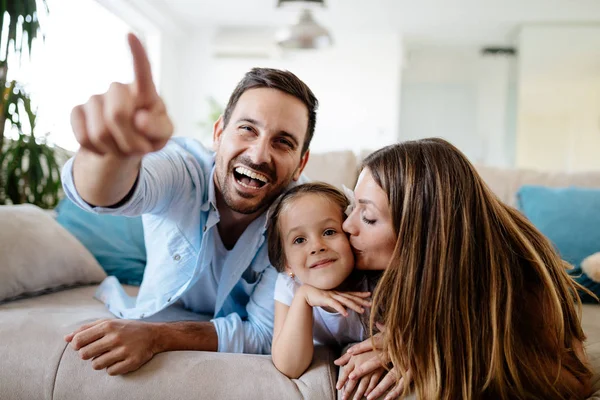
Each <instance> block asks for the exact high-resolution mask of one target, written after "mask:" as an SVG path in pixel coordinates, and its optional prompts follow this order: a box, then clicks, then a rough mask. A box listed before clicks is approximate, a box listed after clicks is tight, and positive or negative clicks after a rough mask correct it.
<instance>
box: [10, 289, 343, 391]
mask: <svg viewBox="0 0 600 400" xmlns="http://www.w3.org/2000/svg"><path fill="white" fill-rule="evenodd" d="M125 288H126V290H127V291H128V293H129V294H135V292H136V291H137V288H136V287H132V286H126V287H125ZM94 290H95V286H88V287H80V288H74V289H69V290H64V291H61V292H57V293H51V294H48V295H44V296H39V297H34V298H27V299H22V300H16V301H12V302H9V303H6V304H3V305H2V306H0V338H1V339H2V340H0V354H2V359H1V360H0V371H1V372H0V388H1V390H0V398H1V399H7V400H21V399H22V400H28V399H53V400H75V399H87V400H93V399H98V400H100V399H102V400H112V399H114V400H123V399H127V400H137V399H139V400H142V399H143V400H146V399H179V400H188V399H189V400H197V399H257V400H258V399H265V400H269V399H273V400H280V399H331V398H334V392H333V385H334V383H333V380H334V376H335V368H334V367H335V366H334V365H333V360H334V355H333V354H332V353H331V352H330V351H329V350H327V349H325V348H322V347H320V348H317V349H316V352H315V359H314V360H313V363H312V364H311V366H310V368H309V369H308V371H307V372H306V373H305V374H303V375H302V377H300V378H299V379H294V380H290V379H288V378H287V377H285V376H284V375H283V374H281V373H280V372H279V371H277V369H276V368H275V367H274V366H273V363H272V361H271V358H270V357H269V356H259V355H248V354H233V353H211V352H197V351H175V352H168V353H161V354H158V355H156V356H155V357H154V358H153V359H152V360H151V361H150V362H148V363H147V364H146V365H144V366H143V367H142V368H140V369H139V370H138V371H135V372H132V373H130V374H127V375H124V376H109V375H108V374H107V373H106V371H96V370H94V369H93V368H92V365H91V363H90V362H89V361H84V360H81V359H80V358H79V356H78V353H77V352H76V351H74V350H73V349H72V348H71V347H70V346H68V345H67V343H66V342H65V341H64V339H63V337H64V335H66V334H67V333H69V332H72V331H73V330H74V329H76V328H77V327H79V326H80V325H81V324H83V323H86V322H90V321H92V320H95V319H99V318H110V317H111V314H110V313H109V312H108V311H107V310H106V309H105V308H104V306H103V305H102V303H100V302H98V301H96V300H94V299H93V298H92V296H93V294H94Z"/></svg>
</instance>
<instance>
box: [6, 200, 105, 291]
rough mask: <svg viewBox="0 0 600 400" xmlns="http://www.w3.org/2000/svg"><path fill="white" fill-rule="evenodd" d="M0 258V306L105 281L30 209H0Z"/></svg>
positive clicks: (73, 242) (56, 228)
mask: <svg viewBox="0 0 600 400" xmlns="http://www.w3.org/2000/svg"><path fill="white" fill-rule="evenodd" d="M0 254H1V255H2V257H0V302H2V301H7V300H11V299H15V298H18V297H21V296H27V295H35V294H40V293H42V292H45V291H51V290H58V289H63V288H65V287H69V286H76V285H83V284H89V283H98V282H100V281H102V280H103V279H104V278H105V277H106V274H105V273H104V271H103V270H102V268H100V265H98V263H97V262H96V260H95V259H94V257H93V256H92V255H91V254H90V252H89V251H87V250H86V249H85V247H84V246H83V245H82V244H81V243H80V242H79V241H78V240H77V239H76V238H75V237H73V235H71V234H70V233H69V232H68V231H67V230H65V229H64V228H63V227H61V226H60V225H59V224H58V223H57V222H56V221H55V220H54V219H53V218H52V217H51V216H50V215H49V214H48V213H47V212H45V211H43V210H42V209H40V208H38V207H36V206H33V205H18V206H0Z"/></svg>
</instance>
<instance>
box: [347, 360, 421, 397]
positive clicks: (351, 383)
mask: <svg viewBox="0 0 600 400" xmlns="http://www.w3.org/2000/svg"><path fill="white" fill-rule="evenodd" d="M374 359H378V360H381V359H382V357H381V355H380V354H379V352H378V351H377V350H372V351H369V352H364V353H361V354H357V355H353V356H352V357H351V358H350V360H349V361H348V363H347V364H346V365H345V366H344V367H343V370H342V373H341V376H340V380H339V381H338V384H337V385H336V388H337V389H338V390H340V391H341V392H342V400H348V399H350V396H351V395H352V392H354V390H355V389H356V392H354V396H353V397H352V399H353V400H360V399H362V398H363V396H366V397H367V399H368V400H372V399H377V398H379V397H380V396H382V395H383V394H385V393H386V392H387V391H389V392H388V393H387V394H386V396H385V400H391V399H395V398H397V397H399V396H400V394H402V392H403V391H404V389H405V388H407V387H408V385H409V384H410V382H411V379H412V378H411V375H410V371H409V372H408V374H406V375H405V376H403V377H402V378H400V380H398V376H397V370H396V368H392V369H391V370H389V371H387V370H386V369H385V368H384V367H383V365H381V364H380V365H379V366H377V367H375V368H372V367H370V366H369V367H368V368H366V370H367V372H365V373H363V374H361V375H358V374H355V372H356V369H357V368H361V367H363V368H364V366H365V363H366V362H370V361H372V360H374ZM336 361H337V360H336ZM351 370H354V372H350V373H349V371H351ZM342 380H343V381H344V383H343V384H341V385H340V382H341V381H342Z"/></svg>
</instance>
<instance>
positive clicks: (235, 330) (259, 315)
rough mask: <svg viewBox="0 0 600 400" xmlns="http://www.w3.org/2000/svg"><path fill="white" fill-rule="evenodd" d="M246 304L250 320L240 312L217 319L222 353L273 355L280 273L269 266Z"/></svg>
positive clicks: (219, 349) (215, 321)
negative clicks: (278, 276) (278, 275)
mask: <svg viewBox="0 0 600 400" xmlns="http://www.w3.org/2000/svg"><path fill="white" fill-rule="evenodd" d="M259 279H260V280H259V282H258V283H257V284H256V287H255V288H254V291H253V292H252V294H251V296H250V300H249V301H248V304H247V305H246V312H247V314H248V318H247V319H246V320H242V319H241V318H240V316H239V315H238V314H237V313H231V314H229V315H227V316H225V317H221V318H215V319H213V320H212V321H211V322H212V323H213V324H214V326H215V328H216V330H217V336H218V337H219V347H218V351H220V352H225V353H250V354H270V353H271V340H272V338H273V325H274V303H275V302H274V300H273V293H274V291H275V281H276V280H277V271H276V270H275V268H273V267H272V266H271V265H269V266H268V267H267V268H265V270H264V271H263V272H262V275H261V277H260V278H259Z"/></svg>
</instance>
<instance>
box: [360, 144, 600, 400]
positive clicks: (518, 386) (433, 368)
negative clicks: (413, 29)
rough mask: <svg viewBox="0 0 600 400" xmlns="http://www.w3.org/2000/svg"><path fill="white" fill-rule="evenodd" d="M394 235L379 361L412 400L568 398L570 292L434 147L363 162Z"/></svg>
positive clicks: (460, 167) (505, 216)
mask: <svg viewBox="0 0 600 400" xmlns="http://www.w3.org/2000/svg"><path fill="white" fill-rule="evenodd" d="M363 168H366V169H368V171H369V172H370V173H371V174H372V176H373V178H374V179H375V181H376V182H377V183H378V184H379V186H381V188H382V189H383V190H384V191H385V192H386V193H387V196H388V200H389V204H390V209H391V215H392V220H393V225H394V229H395V232H396V233H397V235H398V239H397V241H396V247H395V250H394V253H393V256H392V259H391V261H390V263H389V265H388V267H387V269H386V270H385V271H384V273H383V276H382V278H381V280H380V282H379V284H378V286H377V289H376V290H375V293H374V296H373V307H372V311H373V312H372V315H371V321H370V325H371V331H373V325H374V322H375V321H382V322H383V324H384V325H385V327H386V331H385V334H384V352H385V353H386V354H388V355H389V356H390V359H391V361H392V364H393V365H394V366H395V367H396V370H397V371H399V372H400V373H399V374H398V378H399V377H400V376H402V375H404V374H406V372H407V371H408V370H410V371H411V374H412V376H413V383H414V388H415V390H416V394H417V397H418V398H420V399H479V398H485V399H488V398H493V399H516V398H519V399H533V398H543V399H550V398H563V397H569V395H573V394H574V393H573V392H572V388H570V387H569V386H568V385H567V384H566V383H565V380H564V379H563V380H561V379H559V378H560V374H561V371H562V372H564V371H566V372H568V373H570V374H572V375H574V376H575V377H577V378H581V379H587V378H589V376H590V374H591V372H590V370H589V368H588V367H587V366H586V365H585V364H583V363H582V362H581V360H580V359H579V358H578V357H577V356H576V355H575V351H574V343H576V342H581V341H583V340H584V333H583V330H582V328H581V325H580V320H579V315H578V312H581V302H580V300H579V297H578V295H577V292H578V290H579V289H581V288H580V287H579V286H578V285H577V284H576V283H575V282H574V281H573V280H572V279H571V278H570V277H569V275H568V274H567V273H566V270H565V269H566V266H567V265H566V263H565V262H564V261H562V260H561V258H560V257H559V255H558V254H557V252H556V251H555V249H554V248H553V246H552V244H551V243H550V242H549V241H548V240H547V239H546V238H545V237H544V236H543V235H542V234H541V233H540V232H539V231H538V230H537V229H536V228H535V227H534V226H533V225H532V224H531V223H530V222H529V221H528V220H527V219H526V218H525V217H524V216H523V215H521V214H520V213H519V212H518V211H517V210H515V209H513V208H511V207H509V206H507V205H505V204H503V203H502V202H501V201H500V200H498V198H497V197H496V196H495V195H494V194H493V193H492V192H491V190H490V189H489V188H488V187H487V185H486V184H485V183H484V182H483V180H482V179H481V177H480V176H479V175H478V173H477V172H476V170H475V168H474V167H473V165H471V163H470V162H469V161H468V160H467V158H466V157H465V156H464V155H463V154H462V153H461V152H460V151H459V150H458V149H457V148H455V147H454V146H452V145H451V144H450V143H448V142H446V141H444V140H442V139H424V140H419V141H411V142H404V143H401V144H395V145H392V146H388V147H385V148H383V149H381V150H379V151H377V152H375V153H373V154H372V155H370V156H369V157H367V158H366V159H365V161H364V163H363Z"/></svg>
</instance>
